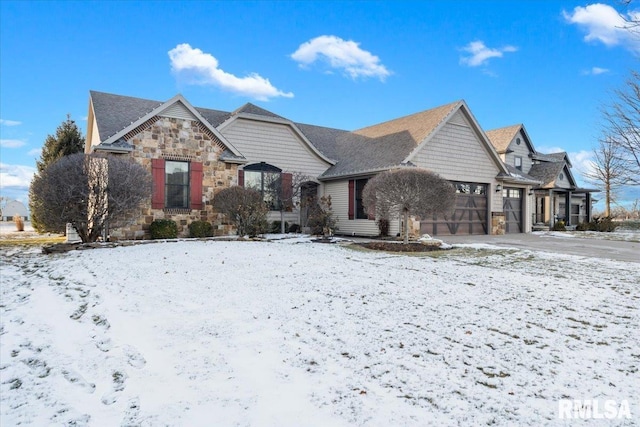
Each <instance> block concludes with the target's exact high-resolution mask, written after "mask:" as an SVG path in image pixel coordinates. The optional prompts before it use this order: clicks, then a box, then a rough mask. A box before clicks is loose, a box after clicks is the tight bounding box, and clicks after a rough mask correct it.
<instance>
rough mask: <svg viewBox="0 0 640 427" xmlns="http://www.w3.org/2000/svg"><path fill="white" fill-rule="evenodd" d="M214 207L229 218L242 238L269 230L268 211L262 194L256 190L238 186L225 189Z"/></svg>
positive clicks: (214, 201)
mask: <svg viewBox="0 0 640 427" xmlns="http://www.w3.org/2000/svg"><path fill="white" fill-rule="evenodd" d="M213 207H214V209H216V210H217V211H218V212H220V213H223V214H225V215H226V216H227V218H228V219H229V221H230V222H231V223H232V224H233V225H234V226H235V227H236V230H237V231H238V235H240V236H244V235H245V234H248V235H249V236H255V235H257V234H262V233H264V232H265V231H266V230H268V229H269V223H268V222H267V219H266V218H267V213H268V209H267V206H266V205H265V203H264V201H263V200H262V194H260V193H259V192H258V191H256V190H252V189H250V188H244V187H238V186H234V187H229V188H225V189H224V190H221V191H220V192H218V193H217V194H216V195H215V197H214V198H213Z"/></svg>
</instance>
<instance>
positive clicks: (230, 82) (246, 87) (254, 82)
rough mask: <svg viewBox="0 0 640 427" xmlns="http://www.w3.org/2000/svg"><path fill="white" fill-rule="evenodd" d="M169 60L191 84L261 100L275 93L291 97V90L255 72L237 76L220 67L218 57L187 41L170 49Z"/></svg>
mask: <svg viewBox="0 0 640 427" xmlns="http://www.w3.org/2000/svg"><path fill="white" fill-rule="evenodd" d="M169 59H170V60H171V69H172V71H173V72H174V73H175V74H176V75H177V76H179V77H182V78H185V79H186V80H187V82H188V83H191V84H199V85H213V86H217V87H219V88H220V89H222V90H225V91H228V92H232V93H236V94H238V95H243V96H248V97H250V98H254V99H257V100H261V101H266V100H268V99H269V98H274V97H278V96H282V97H285V98H293V93H291V92H282V91H280V90H278V89H277V88H275V87H274V86H273V85H272V84H271V82H269V79H265V78H264V77H261V76H260V75H258V74H255V73H252V74H249V75H248V76H246V77H236V76H234V75H233V74H230V73H227V72H226V71H223V70H221V69H220V68H218V60H217V59H216V58H215V57H214V56H213V55H211V54H210V53H204V52H203V51H202V50H200V49H194V48H192V47H191V46H190V45H189V44H187V43H183V44H179V45H177V46H176V47H175V48H173V49H171V50H170V51H169Z"/></svg>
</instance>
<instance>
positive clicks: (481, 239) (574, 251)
mask: <svg viewBox="0 0 640 427" xmlns="http://www.w3.org/2000/svg"><path fill="white" fill-rule="evenodd" d="M438 238H440V239H441V240H443V241H444V242H446V243H449V244H451V245H455V244H463V243H485V244H489V245H495V246H501V247H510V248H519V249H531V250H539V251H546V252H553V253H563V254H570V255H579V256H585V257H595V258H607V259H612V260H617V261H626V262H637V263H640V243H638V242H625V241H614V240H600V239H589V238H582V237H554V236H550V235H545V234H537V233H527V234H506V235H504V236H486V235H484V236H442V237H438Z"/></svg>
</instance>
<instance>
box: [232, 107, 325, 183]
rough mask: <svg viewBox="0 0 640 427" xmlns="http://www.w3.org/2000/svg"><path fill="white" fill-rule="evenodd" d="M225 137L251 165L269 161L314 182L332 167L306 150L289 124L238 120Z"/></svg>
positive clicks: (309, 150)
mask: <svg viewBox="0 0 640 427" xmlns="http://www.w3.org/2000/svg"><path fill="white" fill-rule="evenodd" d="M222 134H223V135H224V136H225V138H227V139H228V140H229V142H230V143H231V144H232V145H233V146H234V147H236V148H237V149H238V150H239V151H240V153H242V155H243V156H245V157H246V158H247V160H248V164H251V163H256V162H266V163H269V164H271V165H273V166H276V167H278V168H280V169H282V170H283V171H286V172H303V173H305V174H307V175H309V176H310V177H312V178H314V179H315V178H317V177H318V176H320V175H321V174H322V173H323V172H324V171H325V170H327V168H329V166H331V165H330V164H329V163H328V162H326V161H324V160H322V159H321V158H320V157H318V156H317V155H316V154H315V153H313V152H312V151H311V149H309V148H308V147H306V146H305V145H306V144H305V143H304V142H303V141H302V140H301V139H300V138H299V137H298V136H297V135H296V134H295V133H294V132H293V131H292V129H291V128H290V127H289V126H288V125H284V124H278V123H267V122H259V121H254V120H246V119H238V120H236V121H235V122H234V123H232V124H231V125H230V126H228V127H226V128H224V129H223V130H222Z"/></svg>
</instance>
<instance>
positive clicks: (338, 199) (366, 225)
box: [324, 180, 399, 236]
mask: <svg viewBox="0 0 640 427" xmlns="http://www.w3.org/2000/svg"><path fill="white" fill-rule="evenodd" d="M324 195H325V196H329V195H330V196H331V205H332V206H331V207H332V210H333V216H334V218H336V219H337V220H338V224H337V227H338V230H337V233H338V234H344V235H349V236H354V235H355V236H377V235H378V234H379V232H378V226H377V225H376V222H375V221H373V220H370V219H351V220H350V219H349V180H342V181H330V182H326V183H325V185H324ZM398 230H399V222H398V219H397V218H392V219H391V221H390V224H389V235H391V236H395V235H396V234H397V233H398Z"/></svg>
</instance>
